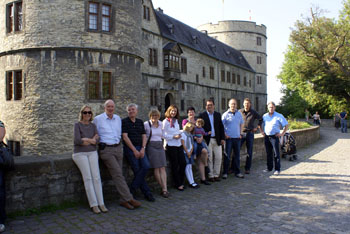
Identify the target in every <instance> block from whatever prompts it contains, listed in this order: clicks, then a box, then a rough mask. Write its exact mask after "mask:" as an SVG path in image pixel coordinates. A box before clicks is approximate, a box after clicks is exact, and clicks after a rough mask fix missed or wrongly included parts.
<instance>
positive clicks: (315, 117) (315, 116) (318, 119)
mask: <svg viewBox="0 0 350 234" xmlns="http://www.w3.org/2000/svg"><path fill="white" fill-rule="evenodd" d="M310 117H311V118H312V119H313V123H314V125H321V116H320V114H319V113H318V111H316V112H315V114H313V115H311V114H310V111H309V110H308V109H305V119H306V122H309V118H310Z"/></svg>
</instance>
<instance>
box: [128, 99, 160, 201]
mask: <svg viewBox="0 0 350 234" xmlns="http://www.w3.org/2000/svg"><path fill="white" fill-rule="evenodd" d="M127 111H128V117H126V118H124V119H123V120H122V135H123V140H124V155H125V156H126V157H127V159H128V161H129V163H130V165H131V168H132V170H133V172H134V179H133V181H132V183H131V186H130V192H131V193H132V194H133V195H134V196H135V193H136V190H137V189H138V188H140V189H141V191H142V193H143V194H144V196H145V198H146V199H147V200H148V201H151V202H153V201H155V199H154V197H153V195H152V193H151V190H150V188H149V187H148V185H147V182H146V180H145V177H146V175H147V171H148V169H149V167H150V164H149V161H148V158H147V155H146V154H145V149H146V143H147V137H146V132H145V127H144V125H143V121H142V120H141V119H137V118H136V116H137V105H136V104H134V103H131V104H129V105H128V106H127Z"/></svg>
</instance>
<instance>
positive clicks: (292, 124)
mask: <svg viewBox="0 0 350 234" xmlns="http://www.w3.org/2000/svg"><path fill="white" fill-rule="evenodd" d="M288 126H289V129H291V130H294V129H304V128H309V127H310V126H311V124H309V123H307V122H304V121H297V120H295V119H288Z"/></svg>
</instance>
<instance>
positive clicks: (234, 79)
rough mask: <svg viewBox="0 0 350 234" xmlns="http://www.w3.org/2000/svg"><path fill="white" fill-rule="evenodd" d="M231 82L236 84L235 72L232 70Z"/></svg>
mask: <svg viewBox="0 0 350 234" xmlns="http://www.w3.org/2000/svg"><path fill="white" fill-rule="evenodd" d="M232 84H236V74H235V73H234V72H232Z"/></svg>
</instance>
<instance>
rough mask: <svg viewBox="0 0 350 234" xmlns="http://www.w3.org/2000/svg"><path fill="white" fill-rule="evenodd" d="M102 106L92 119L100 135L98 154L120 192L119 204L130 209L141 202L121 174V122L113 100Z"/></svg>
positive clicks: (138, 205)
mask: <svg viewBox="0 0 350 234" xmlns="http://www.w3.org/2000/svg"><path fill="white" fill-rule="evenodd" d="M104 106H105V112H104V113H103V114H100V115H98V116H96V117H95V119H94V121H93V122H94V124H95V125H96V127H97V132H98V135H99V136H100V143H99V155H100V157H101V159H102V161H103V163H104V164H105V165H106V167H107V168H108V171H109V173H110V174H111V176H112V179H113V182H114V184H115V186H116V188H117V191H118V193H119V194H120V205H121V206H123V207H125V208H127V209H130V210H132V209H134V208H137V207H140V206H141V203H140V202H139V201H136V200H134V198H133V196H132V194H131V193H130V190H129V187H128V185H127V184H126V181H125V178H124V176H123V147H122V145H121V135H122V122H121V119H120V117H119V116H118V115H116V114H114V110H115V104H114V101H113V100H107V101H106V102H105V104H104Z"/></svg>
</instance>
